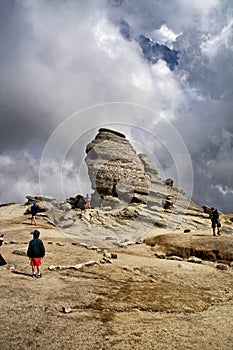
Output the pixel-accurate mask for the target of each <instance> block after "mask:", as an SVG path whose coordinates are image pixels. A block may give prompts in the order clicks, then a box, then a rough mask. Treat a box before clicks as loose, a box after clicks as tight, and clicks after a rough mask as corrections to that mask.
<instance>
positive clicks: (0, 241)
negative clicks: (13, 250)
mask: <svg viewBox="0 0 233 350" xmlns="http://www.w3.org/2000/svg"><path fill="white" fill-rule="evenodd" d="M3 243H4V234H1V236H0V246H1V245H2V244H3ZM6 264H7V263H6V261H5V259H4V258H3V256H2V254H0V266H3V265H6Z"/></svg>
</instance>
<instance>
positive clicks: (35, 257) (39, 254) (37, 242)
mask: <svg viewBox="0 0 233 350" xmlns="http://www.w3.org/2000/svg"><path fill="white" fill-rule="evenodd" d="M39 236H40V232H39V231H38V230H35V231H34V232H33V239H32V240H31V241H30V242H29V246H28V250H27V256H28V257H29V259H30V265H31V267H32V277H38V278H40V277H41V276H42V275H41V271H40V266H41V259H42V258H43V257H44V255H45V247H44V244H43V242H42V240H41V239H39ZM35 269H37V275H36V271H35Z"/></svg>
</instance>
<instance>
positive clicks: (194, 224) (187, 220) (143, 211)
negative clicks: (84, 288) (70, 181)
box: [28, 128, 232, 245]
mask: <svg viewBox="0 0 233 350" xmlns="http://www.w3.org/2000/svg"><path fill="white" fill-rule="evenodd" d="M86 153H87V156H86V159H85V160H86V164H87V166H88V174H89V177H90V181H91V185H92V189H93V193H92V194H91V209H87V210H86V209H84V198H83V197H82V196H81V195H77V196H76V197H70V198H69V199H67V202H62V201H58V200H56V199H54V198H46V197H43V198H40V200H41V201H42V202H43V206H44V208H45V209H46V211H47V213H46V214H47V215H48V220H49V222H52V223H53V224H54V225H56V226H59V227H60V228H61V229H62V230H63V232H64V233H66V234H67V235H69V236H70V237H71V238H72V239H77V240H79V241H82V242H88V243H89V244H96V243H97V242H100V241H101V242H105V245H106V244H107V243H106V242H110V241H111V240H114V241H116V240H117V241H124V240H125V239H126V240H138V239H139V238H140V239H144V238H145V237H148V236H150V232H151V229H153V230H154V229H156V234H160V233H161V234H163V233H169V232H174V231H176V232H179V233H180V232H181V231H183V232H184V231H185V232H190V231H192V232H193V231H196V230H209V231H210V233H211V227H210V220H209V215H208V213H207V212H206V211H204V210H203V208H200V207H199V206H198V205H196V204H195V203H194V202H192V201H190V200H189V198H186V196H185V193H184V191H183V190H182V189H180V188H177V187H175V186H173V180H172V179H163V180H162V179H161V178H160V177H159V174H158V171H157V170H156V169H155V167H154V165H153V164H152V162H151V161H150V160H149V159H148V157H147V156H146V155H145V154H137V153H136V151H135V150H134V148H133V147H132V145H131V144H130V142H129V141H128V140H127V139H126V137H125V136H124V135H123V134H121V133H119V132H117V131H114V130H109V129H104V128H101V129H100V130H99V132H98V134H97V136H96V138H95V139H94V140H93V141H91V142H90V143H89V144H88V145H87V147H86ZM28 199H30V201H31V200H32V199H36V198H35V197H34V198H33V197H32V198H28ZM37 199H39V198H37ZM80 199H81V200H82V203H81V204H80ZM28 204H29V203H28ZM220 219H221V217H220ZM228 221H229V220H228ZM231 226H232V222H231V221H229V230H230V231H232V229H231ZM107 238H108V240H107ZM109 238H111V240H109ZM106 240H107V241H106Z"/></svg>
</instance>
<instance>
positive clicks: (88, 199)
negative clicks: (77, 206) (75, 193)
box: [85, 194, 91, 209]
mask: <svg viewBox="0 0 233 350" xmlns="http://www.w3.org/2000/svg"><path fill="white" fill-rule="evenodd" d="M85 208H86V209H91V197H90V196H89V194H86V206H85Z"/></svg>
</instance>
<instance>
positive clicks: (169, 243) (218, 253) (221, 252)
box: [145, 234, 233, 264]
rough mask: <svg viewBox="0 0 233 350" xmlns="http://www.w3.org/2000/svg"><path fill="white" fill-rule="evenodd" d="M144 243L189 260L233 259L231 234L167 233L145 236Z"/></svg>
mask: <svg viewBox="0 0 233 350" xmlns="http://www.w3.org/2000/svg"><path fill="white" fill-rule="evenodd" d="M145 243H146V244H148V245H150V246H152V247H153V249H154V250H155V251H160V252H162V253H164V254H166V256H169V255H177V256H180V257H182V258H186V259H188V261H189V262H195V263H201V260H209V261H214V262H226V263H228V264H230V262H231V261H232V260H233V240H232V237H231V236H221V237H214V236H207V235H192V234H188V235H183V234H168V235H158V236H154V237H151V238H146V239H145Z"/></svg>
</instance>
